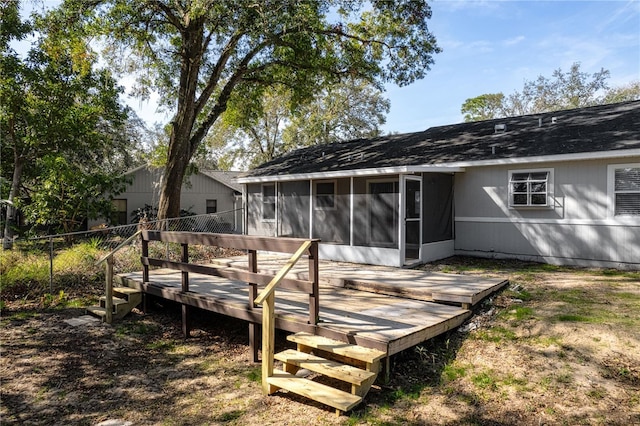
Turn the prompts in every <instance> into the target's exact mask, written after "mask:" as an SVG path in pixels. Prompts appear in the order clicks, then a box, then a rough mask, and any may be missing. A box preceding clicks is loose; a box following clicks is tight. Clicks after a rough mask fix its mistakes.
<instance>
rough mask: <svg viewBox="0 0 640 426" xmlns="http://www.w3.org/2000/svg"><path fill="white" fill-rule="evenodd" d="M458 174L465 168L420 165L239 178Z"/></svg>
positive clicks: (254, 180) (279, 179) (275, 179)
mask: <svg viewBox="0 0 640 426" xmlns="http://www.w3.org/2000/svg"><path fill="white" fill-rule="evenodd" d="M429 172H431V173H456V172H464V168H463V167H457V166H450V165H442V164H438V165H431V164H425V165H418V166H400V167H379V168H368V169H349V170H335V171H327V172H312V173H294V174H288V175H265V176H246V177H240V178H238V183H241V184H245V183H260V182H285V181H296V180H310V179H335V178H347V177H364V176H379V175H395V174H405V173H429Z"/></svg>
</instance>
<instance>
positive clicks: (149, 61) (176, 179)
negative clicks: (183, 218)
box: [49, 0, 440, 218]
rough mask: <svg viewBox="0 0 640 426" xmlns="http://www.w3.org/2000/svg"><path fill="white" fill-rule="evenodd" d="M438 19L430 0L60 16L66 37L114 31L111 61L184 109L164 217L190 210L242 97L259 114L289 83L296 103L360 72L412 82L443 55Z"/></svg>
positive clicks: (184, 4) (318, 1)
mask: <svg viewBox="0 0 640 426" xmlns="http://www.w3.org/2000/svg"><path fill="white" fill-rule="evenodd" d="M430 17H431V9H430V7H429V6H428V4H427V3H426V1H424V0H423V1H418V0H398V1H394V2H390V1H388V0H373V1H365V0H306V1H300V0H278V1H269V2H262V1H258V2H238V1H237V0H185V1H180V2H178V1H169V0H93V1H87V0H66V1H65V2H64V3H63V6H62V7H61V8H60V9H59V10H57V11H55V12H54V13H52V14H50V15H49V18H50V19H52V20H53V21H55V22H57V23H58V28H60V29H61V30H65V31H66V32H65V31H61V35H62V36H61V37H60V41H61V42H64V43H72V42H74V41H77V40H81V39H82V38H83V36H84V35H87V34H88V32H91V31H93V32H92V34H99V35H102V36H104V37H105V45H106V46H107V53H110V55H109V58H110V60H111V63H114V64H115V63H119V64H120V66H121V69H123V70H124V69H126V70H130V69H135V70H138V71H139V77H140V78H139V82H140V88H141V92H140V93H142V94H145V93H147V92H148V90H150V89H154V90H157V91H158V92H159V93H160V95H161V96H162V98H163V101H164V105H165V106H166V107H169V108H172V109H173V110H174V111H175V115H174V116H173V119H172V120H171V123H170V127H171V129H170V138H169V145H168V150H167V152H168V154H167V164H166V168H165V179H164V184H163V186H162V189H161V195H160V203H159V216H160V217H161V218H166V217H170V216H177V215H178V212H179V207H180V204H179V203H180V191H181V182H182V179H183V177H184V175H185V171H186V167H187V164H188V163H189V161H190V160H191V158H192V156H193V155H194V153H195V152H196V151H197V149H198V147H199V146H200V145H201V143H202V141H203V139H204V137H205V136H206V135H207V133H208V132H209V130H210V129H211V127H212V126H213V125H214V124H215V123H216V121H217V120H218V119H219V118H220V116H221V114H222V113H223V112H224V111H225V110H226V109H227V106H228V105H229V102H230V101H231V100H232V99H233V98H235V99H238V100H240V99H241V100H242V101H243V102H246V103H247V104H248V105H250V106H252V107H256V108H258V106H259V104H260V103H261V100H262V98H263V97H262V95H263V93H264V90H265V87H269V86H273V85H278V84H284V85H286V86H288V87H289V88H290V89H291V90H292V93H293V102H294V104H295V103H298V102H300V101H302V100H303V99H306V98H309V97H310V95H312V94H313V93H315V92H317V90H318V89H319V88H321V87H325V86H326V84H327V82H329V81H339V80H342V79H344V78H346V77H354V76H358V77H361V78H363V79H365V80H367V81H370V82H377V83H383V82H389V81H393V82H396V83H398V84H400V85H405V84H409V83H411V82H413V81H414V80H416V79H420V78H422V77H423V76H424V75H425V74H426V72H427V71H429V70H430V67H431V65H432V64H433V54H435V53H437V52H439V51H440V49H439V48H438V46H437V44H436V40H435V37H434V36H433V35H432V34H431V33H430V32H429V29H428V27H427V21H428V19H429V18H430ZM76 22H81V23H85V24H87V25H86V26H84V28H83V29H78V28H77V27H75V26H74V25H73V24H74V23H76ZM69 29H72V30H73V31H72V32H73V33H72V34H69V31H70V30H69ZM122 58H131V61H128V62H127V61H123V60H122Z"/></svg>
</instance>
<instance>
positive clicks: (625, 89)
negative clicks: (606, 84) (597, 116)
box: [604, 80, 640, 104]
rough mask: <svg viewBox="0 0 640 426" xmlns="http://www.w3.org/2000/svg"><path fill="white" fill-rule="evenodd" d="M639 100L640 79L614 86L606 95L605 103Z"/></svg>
mask: <svg viewBox="0 0 640 426" xmlns="http://www.w3.org/2000/svg"><path fill="white" fill-rule="evenodd" d="M637 100H640V80H636V81H632V82H630V83H627V84H623V85H622V86H619V87H613V88H611V89H610V90H608V91H607V93H606V94H605V95H604V103H606V104H613V103H617V102H627V101H637Z"/></svg>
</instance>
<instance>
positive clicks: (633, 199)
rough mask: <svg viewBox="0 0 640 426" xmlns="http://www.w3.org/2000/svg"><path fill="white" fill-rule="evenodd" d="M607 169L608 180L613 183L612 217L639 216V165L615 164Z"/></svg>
mask: <svg viewBox="0 0 640 426" xmlns="http://www.w3.org/2000/svg"><path fill="white" fill-rule="evenodd" d="M609 168H610V169H609V170H610V175H609V176H610V177H609V178H610V180H612V181H613V182H612V183H613V215H614V216H640V164H620V165H617V164H616V165H613V166H609ZM610 184H611V183H610Z"/></svg>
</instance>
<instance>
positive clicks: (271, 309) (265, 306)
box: [255, 240, 314, 395]
mask: <svg viewBox="0 0 640 426" xmlns="http://www.w3.org/2000/svg"><path fill="white" fill-rule="evenodd" d="M313 243H314V242H313V241H310V240H307V241H305V242H304V243H302V245H301V246H300V247H299V248H298V250H297V251H296V252H295V253H294V254H293V256H291V259H289V261H288V262H287V264H286V265H284V266H283V267H282V268H281V269H280V270H279V271H278V273H277V274H276V275H275V276H274V277H273V279H272V280H271V282H270V283H269V284H267V286H266V287H265V288H264V289H263V290H262V292H260V294H259V295H258V297H256V299H255V303H256V304H258V305H262V392H263V393H264V394H265V395H269V394H270V393H272V389H271V386H270V385H269V383H268V380H267V379H268V378H269V377H271V376H273V359H274V358H273V356H274V349H275V331H276V328H275V327H276V324H275V317H276V315H275V290H276V287H277V286H278V284H279V283H280V281H281V280H282V279H283V278H284V276H285V275H287V273H289V271H290V270H291V268H293V266H294V265H295V264H296V263H297V262H298V260H299V259H300V258H301V257H302V255H303V254H304V253H305V252H306V251H307V250H309V247H311V245H312V244H313Z"/></svg>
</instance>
